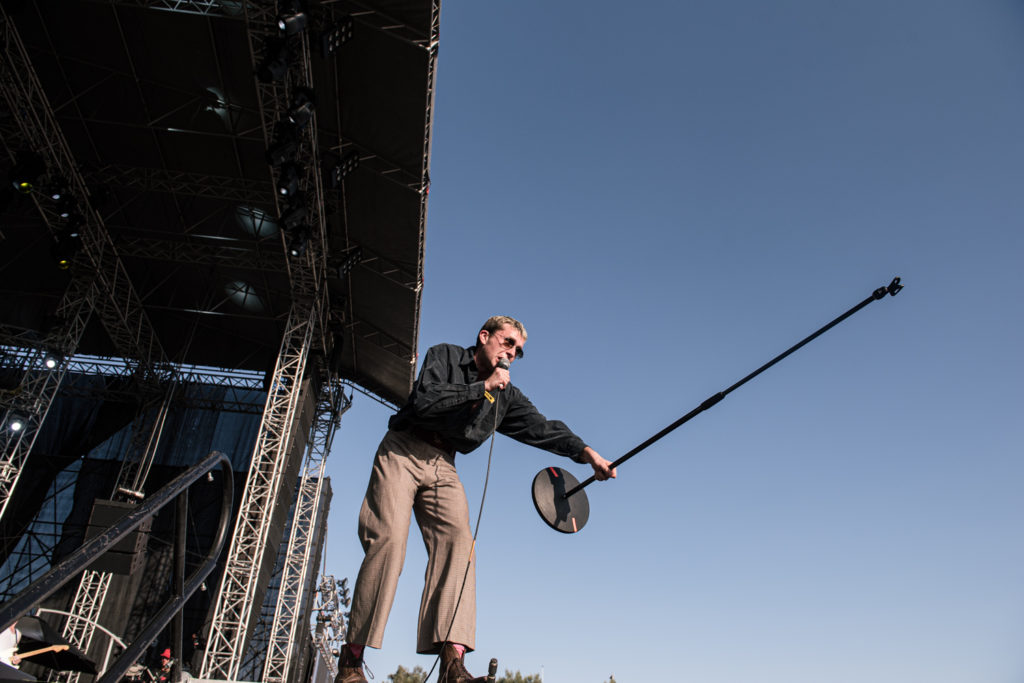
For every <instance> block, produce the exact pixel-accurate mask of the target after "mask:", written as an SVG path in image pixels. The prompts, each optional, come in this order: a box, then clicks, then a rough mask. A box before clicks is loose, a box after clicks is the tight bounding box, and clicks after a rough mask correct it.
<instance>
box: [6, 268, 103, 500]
mask: <svg viewBox="0 0 1024 683" xmlns="http://www.w3.org/2000/svg"><path fill="white" fill-rule="evenodd" d="M98 297H99V294H98V292H97V290H96V287H95V285H93V284H91V283H86V282H84V281H83V280H82V279H74V280H72V282H71V286H70V287H69V288H68V290H67V292H66V293H65V295H64V296H63V297H62V298H61V301H60V303H59V304H58V306H57V316H58V319H59V320H62V321H63V326H62V327H61V329H60V331H59V332H58V333H57V334H55V335H53V336H51V337H50V338H49V339H47V340H46V341H45V342H44V343H43V344H42V345H41V346H42V348H39V347H37V348H35V349H32V350H26V351H25V354H24V356H22V360H23V362H24V363H25V366H24V367H25V372H24V374H23V375H22V378H21V383H20V384H19V385H18V387H17V388H16V389H15V390H14V391H13V392H10V393H8V394H4V395H2V397H0V412H2V413H3V415H4V420H3V423H2V427H0V430H2V432H0V517H3V515H4V513H5V512H6V511H7V504H8V503H9V502H10V500H11V494H12V492H13V491H14V487H15V485H17V483H18V480H19V479H20V478H21V473H22V470H23V469H24V467H25V462H26V461H27V460H28V455H29V453H30V452H31V451H32V447H33V446H34V445H35V442H36V437H38V436H39V432H40V429H41V428H42V425H43V422H44V421H45V420H46V416H47V415H48V414H49V412H50V406H52V405H53V400H54V399H55V398H56V396H57V393H58V392H59V391H60V387H61V383H62V381H63V380H64V375H65V374H66V372H67V370H68V368H67V363H64V362H59V363H58V364H57V365H56V366H55V367H53V368H52V369H51V368H47V367H46V364H45V359H46V354H47V352H48V351H49V352H51V353H56V354H58V356H59V357H62V356H65V355H67V354H70V353H71V351H72V350H73V349H75V348H76V347H77V346H78V342H79V340H80V339H81V337H82V333H83V332H84V331H85V326H86V323H87V322H88V321H89V315H90V314H91V313H92V308H93V305H94V303H95V300H96V299H97V298H98ZM14 418H19V419H21V421H22V425H23V426H22V428H21V429H20V430H19V431H12V430H11V429H10V423H11V421H12V420H13V419H14Z"/></svg>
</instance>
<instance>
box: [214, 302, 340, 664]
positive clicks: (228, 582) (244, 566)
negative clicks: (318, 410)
mask: <svg viewBox="0 0 1024 683" xmlns="http://www.w3.org/2000/svg"><path fill="white" fill-rule="evenodd" d="M322 304H323V301H322V299H321V300H318V301H315V302H313V305H302V303H300V302H296V303H295V304H293V306H292V313H291V315H290V316H289V319H288V326H287V329H286V330H285V334H284V338H283V340H282V342H281V350H280V353H279V354H278V359H277V366H276V367H275V369H274V376H273V379H272V381H271V386H270V391H269V392H268V394H267V402H266V406H265V408H264V411H263V420H262V422H261V424H260V430H259V434H258V435H257V439H256V447H255V449H254V451H253V456H252V460H251V462H250V465H249V473H248V476H247V478H246V483H245V487H244V489H243V491H242V500H241V504H240V507H239V511H238V520H237V522H236V524H235V531H234V536H233V538H232V541H231V548H230V549H229V551H228V558H227V563H226V567H225V570H224V576H223V579H222V580H221V587H220V592H219V593H218V595H217V601H216V605H215V608H214V615H213V619H212V621H211V624H210V633H209V636H208V638H207V647H206V651H205V653H204V656H203V665H202V670H201V674H200V678H214V679H221V680H236V679H237V676H238V669H239V666H240V664H241V661H242V657H243V655H244V653H245V648H246V644H247V641H248V636H249V634H248V633H247V631H248V628H249V624H250V621H251V618H252V614H253V609H254V607H255V606H256V599H257V595H256V591H257V584H258V583H259V573H260V567H261V565H262V563H263V562H264V560H265V554H266V549H267V540H268V536H269V533H270V522H271V514H270V511H271V509H272V507H273V505H274V503H275V502H276V501H277V500H278V498H279V496H280V494H281V483H282V478H283V474H284V470H285V469H286V460H287V458H288V454H289V451H290V450H291V442H292V438H291V437H292V428H293V425H294V421H295V416H296V414H297V407H298V402H299V397H300V395H301V393H302V391H301V389H302V384H303V381H302V380H303V377H304V375H305V370H306V361H307V359H308V356H309V351H310V348H311V346H312V344H313V337H314V334H313V332H314V328H315V327H316V321H317V320H318V319H319V317H320V315H321V310H320V308H321V306H322Z"/></svg>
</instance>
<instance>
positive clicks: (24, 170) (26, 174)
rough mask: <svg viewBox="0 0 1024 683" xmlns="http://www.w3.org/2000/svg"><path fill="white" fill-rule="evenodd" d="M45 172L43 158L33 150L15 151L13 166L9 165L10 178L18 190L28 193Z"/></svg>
mask: <svg viewBox="0 0 1024 683" xmlns="http://www.w3.org/2000/svg"><path fill="white" fill-rule="evenodd" d="M45 172H46V164H45V163H44V162H43V158H42V157H41V156H39V155H38V154H36V153H35V152H17V153H16V154H15V155H14V166H12V167H11V173H10V180H11V185H13V186H14V189H16V190H17V191H18V192H22V193H24V194H28V193H29V192H31V191H32V190H33V189H34V188H35V185H36V182H37V181H38V180H39V176H41V175H43V173H45Z"/></svg>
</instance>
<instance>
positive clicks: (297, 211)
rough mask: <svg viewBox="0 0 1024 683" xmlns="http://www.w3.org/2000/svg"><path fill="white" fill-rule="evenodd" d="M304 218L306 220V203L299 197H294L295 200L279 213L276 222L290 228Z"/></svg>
mask: <svg viewBox="0 0 1024 683" xmlns="http://www.w3.org/2000/svg"><path fill="white" fill-rule="evenodd" d="M304 220H306V205H305V203H304V202H302V201H301V198H300V197H296V202H295V203H294V204H293V205H292V206H290V207H288V210H287V211H285V212H284V213H282V214H281V218H280V220H278V224H280V225H283V226H284V227H285V228H288V229H290V228H294V227H295V226H297V225H299V224H300V223H302V222H303V221H304Z"/></svg>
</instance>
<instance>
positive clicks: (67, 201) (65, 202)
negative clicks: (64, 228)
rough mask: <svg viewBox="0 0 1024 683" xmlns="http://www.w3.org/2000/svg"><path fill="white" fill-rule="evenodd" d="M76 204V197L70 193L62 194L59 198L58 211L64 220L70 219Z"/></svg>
mask: <svg viewBox="0 0 1024 683" xmlns="http://www.w3.org/2000/svg"><path fill="white" fill-rule="evenodd" d="M76 206H77V204H76V203H75V198H74V197H72V196H71V195H69V194H65V195H61V197H60V199H58V200H57V213H58V214H60V217H61V218H63V219H64V220H68V219H69V218H71V215H72V214H73V213H74V212H75V207H76Z"/></svg>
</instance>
